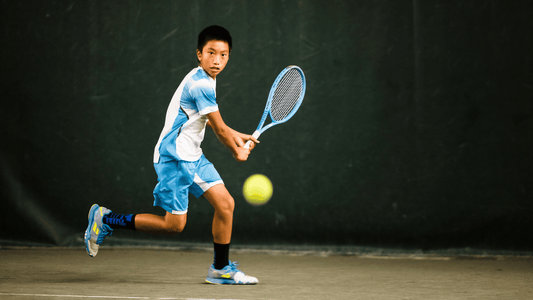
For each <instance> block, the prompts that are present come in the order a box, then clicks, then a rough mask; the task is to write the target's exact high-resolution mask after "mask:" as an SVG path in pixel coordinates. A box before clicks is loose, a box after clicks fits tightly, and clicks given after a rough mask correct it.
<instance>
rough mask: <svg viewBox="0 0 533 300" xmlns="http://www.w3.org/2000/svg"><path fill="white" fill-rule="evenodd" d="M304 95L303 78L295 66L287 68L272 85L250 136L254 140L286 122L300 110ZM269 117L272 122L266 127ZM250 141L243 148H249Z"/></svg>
mask: <svg viewBox="0 0 533 300" xmlns="http://www.w3.org/2000/svg"><path fill="white" fill-rule="evenodd" d="M304 95H305V76H304V72H303V71H302V69H300V68H299V67H297V66H288V67H286V68H285V69H284V70H283V71H281V73H279V75H278V77H277V78H276V80H275V81H274V84H272V88H271V89H270V93H269V94H268V99H267V103H266V106H265V111H264V112H263V116H262V117H261V121H260V122H259V125H258V126H257V129H256V130H255V132H254V133H253V134H252V136H253V137H255V138H256V139H257V138H259V136H260V135H261V134H262V133H263V132H265V130H267V129H269V128H270V127H272V126H274V125H278V124H281V123H285V122H287V121H288V120H289V119H290V118H291V117H292V116H294V114H295V113H296V111H297V110H298V108H300V105H301V104H302V101H303V100H304ZM268 116H270V119H271V120H272V122H271V123H270V124H268V125H266V126H264V125H265V121H266V119H267V117H268ZM251 143H252V141H248V142H246V144H245V145H244V148H249V147H250V144H251Z"/></svg>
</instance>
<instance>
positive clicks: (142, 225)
mask: <svg viewBox="0 0 533 300" xmlns="http://www.w3.org/2000/svg"><path fill="white" fill-rule="evenodd" d="M186 223H187V214H183V215H174V214H171V213H169V212H168V211H167V213H166V215H164V216H158V215H152V214H138V215H136V216H135V230H137V231H142V232H148V233H157V234H167V235H173V234H178V233H180V232H182V231H183V228H185V224H186Z"/></svg>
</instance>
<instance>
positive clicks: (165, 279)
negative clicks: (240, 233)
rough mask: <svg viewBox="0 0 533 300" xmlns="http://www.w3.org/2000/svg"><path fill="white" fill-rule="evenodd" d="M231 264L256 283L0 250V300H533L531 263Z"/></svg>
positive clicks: (164, 262)
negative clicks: (225, 282) (222, 283)
mask: <svg viewBox="0 0 533 300" xmlns="http://www.w3.org/2000/svg"><path fill="white" fill-rule="evenodd" d="M230 257H231V258H232V260H235V261H238V262H239V263H240V269H241V270H242V271H244V272H245V273H247V274H250V275H252V276H256V277H257V278H258V279H259V284H258V285H255V286H217V285H210V284H205V283H204V282H205V281H204V280H205V277H206V275H207V269H208V267H209V264H210V263H211V260H212V253H209V252H208V251H203V252H187V251H168V250H124V249H120V250H117V249H111V248H107V249H106V248H104V249H101V250H100V252H99V254H98V256H96V257H95V258H91V257H89V256H88V255H87V254H86V253H85V251H84V250H83V249H79V250H74V249H70V250H63V249H61V250H57V249H22V250H20V249H15V250H12V249H11V250H0V299H6V300H21V299H37V300H41V299H42V300H50V299H533V268H532V264H533V259H531V258H516V257H515V258H512V257H511V258H501V257H499V258H498V257H492V258H485V259H456V258H455V259H454V258H445V257H433V258H425V259H413V258H390V257H389V258H386V257H381V258H364V257H357V256H327V257H322V256H313V255H301V256H298V255H272V254H268V253H242V252H238V253H232V254H231V255H230Z"/></svg>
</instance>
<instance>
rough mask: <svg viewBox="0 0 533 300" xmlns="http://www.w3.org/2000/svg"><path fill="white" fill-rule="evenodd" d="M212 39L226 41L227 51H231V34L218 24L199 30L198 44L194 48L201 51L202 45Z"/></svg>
mask: <svg viewBox="0 0 533 300" xmlns="http://www.w3.org/2000/svg"><path fill="white" fill-rule="evenodd" d="M213 40H216V41H223V42H226V43H228V46H229V52H231V35H230V34H229V31H227V30H226V28H224V27H222V26H218V25H212V26H209V27H206V28H205V29H204V30H202V32H200V34H199V35H198V45H197V46H196V49H198V50H200V52H202V50H203V49H204V46H205V45H206V44H207V43H208V42H209V41H213Z"/></svg>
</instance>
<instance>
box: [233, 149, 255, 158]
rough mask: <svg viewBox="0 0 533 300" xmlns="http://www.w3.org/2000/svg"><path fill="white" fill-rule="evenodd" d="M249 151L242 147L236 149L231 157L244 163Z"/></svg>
mask: <svg viewBox="0 0 533 300" xmlns="http://www.w3.org/2000/svg"><path fill="white" fill-rule="evenodd" d="M250 150H251V149H245V148H243V147H238V148H237V149H236V151H235V153H234V154H233V157H234V158H235V160H236V161H238V162H244V161H246V160H247V159H248V156H249V155H250Z"/></svg>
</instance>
